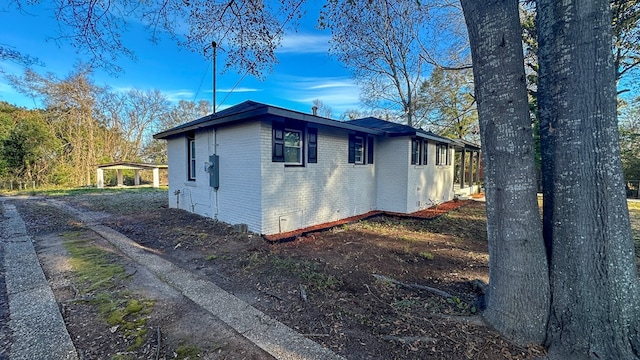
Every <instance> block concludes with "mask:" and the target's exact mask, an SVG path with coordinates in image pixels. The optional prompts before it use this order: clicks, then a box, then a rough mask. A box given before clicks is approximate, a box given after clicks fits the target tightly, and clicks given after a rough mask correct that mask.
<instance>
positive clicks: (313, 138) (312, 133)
mask: <svg viewBox="0 0 640 360" xmlns="http://www.w3.org/2000/svg"><path fill="white" fill-rule="evenodd" d="M307 138H308V139H309V140H308V143H307V162H309V163H317V162H318V129H314V128H309V129H308V130H307Z"/></svg>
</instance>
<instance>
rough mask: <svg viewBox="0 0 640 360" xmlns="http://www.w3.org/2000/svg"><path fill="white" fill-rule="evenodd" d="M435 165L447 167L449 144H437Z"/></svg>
mask: <svg viewBox="0 0 640 360" xmlns="http://www.w3.org/2000/svg"><path fill="white" fill-rule="evenodd" d="M436 147H437V150H438V152H437V159H436V165H449V144H437V145H436Z"/></svg>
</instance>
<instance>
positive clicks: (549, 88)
mask: <svg viewBox="0 0 640 360" xmlns="http://www.w3.org/2000/svg"><path fill="white" fill-rule="evenodd" d="M537 24H538V41H539V46H540V47H539V62H540V71H539V85H538V101H539V111H540V137H541V147H542V149H543V150H542V162H543V169H542V172H543V187H544V222H543V223H544V225H543V226H544V236H545V243H546V244H547V247H548V254H549V256H550V269H549V275H550V285H551V300H552V302H551V314H550V319H549V328H548V338H547V344H548V346H549V357H550V358H553V359H636V358H638V355H639V351H640V347H639V344H640V342H639V339H638V329H639V327H638V319H639V314H640V311H639V307H640V298H639V294H638V290H639V287H638V274H637V270H636V264H635V256H634V249H633V242H632V237H631V229H630V223H629V213H628V208H627V202H626V198H625V192H624V186H623V179H622V168H621V163H620V154H619V145H618V132H617V119H616V86H615V85H616V83H615V72H616V69H615V67H614V63H613V55H612V38H611V13H610V9H609V0H589V1H586V0H568V1H557V0H538V21H537Z"/></svg>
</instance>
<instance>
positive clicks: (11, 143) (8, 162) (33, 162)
mask: <svg viewBox="0 0 640 360" xmlns="http://www.w3.org/2000/svg"><path fill="white" fill-rule="evenodd" d="M3 114H4V115H5V116H6V115H7V113H6V112H5V113H3ZM10 116H11V117H12V121H13V126H12V127H11V128H10V129H9V130H8V132H7V133H6V136H5V137H4V138H3V139H2V142H1V146H0V158H1V159H2V163H1V169H2V170H1V171H2V175H4V176H5V177H10V178H12V179H18V180H25V181H36V182H38V183H48V182H49V175H50V174H51V172H52V169H53V168H54V167H55V166H56V164H57V162H58V155H59V154H58V151H59V149H60V142H59V141H58V139H57V138H56V137H55V135H54V134H53V133H52V131H51V129H50V128H49V126H48V124H47V121H46V114H45V113H44V112H42V111H39V110H23V109H18V110H17V111H12V112H11V113H10Z"/></svg>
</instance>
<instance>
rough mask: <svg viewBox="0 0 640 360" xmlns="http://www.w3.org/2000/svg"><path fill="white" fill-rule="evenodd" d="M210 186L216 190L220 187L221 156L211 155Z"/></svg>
mask: <svg viewBox="0 0 640 360" xmlns="http://www.w3.org/2000/svg"><path fill="white" fill-rule="evenodd" d="M209 186H211V187H212V188H214V189H216V190H217V189H218V188H219V187H220V156H218V155H209Z"/></svg>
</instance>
